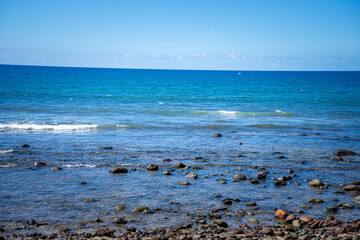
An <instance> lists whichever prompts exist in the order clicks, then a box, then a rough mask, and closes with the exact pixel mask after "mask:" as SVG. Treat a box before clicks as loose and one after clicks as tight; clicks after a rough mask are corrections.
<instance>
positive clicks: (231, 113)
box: [218, 111, 238, 116]
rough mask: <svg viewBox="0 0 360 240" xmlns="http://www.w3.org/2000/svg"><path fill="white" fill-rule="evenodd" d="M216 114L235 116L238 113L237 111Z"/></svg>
mask: <svg viewBox="0 0 360 240" xmlns="http://www.w3.org/2000/svg"><path fill="white" fill-rule="evenodd" d="M218 113H220V114H221V115H225V116H236V114H237V113H238V112H237V111H218Z"/></svg>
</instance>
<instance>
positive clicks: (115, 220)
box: [113, 217, 127, 224]
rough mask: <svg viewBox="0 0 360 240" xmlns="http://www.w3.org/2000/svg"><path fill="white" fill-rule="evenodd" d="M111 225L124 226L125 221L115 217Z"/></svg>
mask: <svg viewBox="0 0 360 240" xmlns="http://www.w3.org/2000/svg"><path fill="white" fill-rule="evenodd" d="M113 223H114V224H126V223H127V221H126V220H125V219H123V218H120V217H116V218H114V220H113Z"/></svg>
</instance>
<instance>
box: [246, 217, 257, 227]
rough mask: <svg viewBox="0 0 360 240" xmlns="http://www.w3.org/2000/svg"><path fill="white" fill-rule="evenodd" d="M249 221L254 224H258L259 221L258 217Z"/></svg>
mask: <svg viewBox="0 0 360 240" xmlns="http://www.w3.org/2000/svg"><path fill="white" fill-rule="evenodd" d="M248 222H249V223H251V224H254V225H258V224H259V221H258V220H257V219H256V218H249V219H248Z"/></svg>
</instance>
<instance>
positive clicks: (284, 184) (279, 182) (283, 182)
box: [275, 181, 287, 187]
mask: <svg viewBox="0 0 360 240" xmlns="http://www.w3.org/2000/svg"><path fill="white" fill-rule="evenodd" d="M286 184H287V183H286V182H285V181H275V186H278V187H280V186H286Z"/></svg>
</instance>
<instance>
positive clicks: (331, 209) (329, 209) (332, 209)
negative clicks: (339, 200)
mask: <svg viewBox="0 0 360 240" xmlns="http://www.w3.org/2000/svg"><path fill="white" fill-rule="evenodd" d="M326 211H327V212H328V213H336V212H337V211H338V207H328V208H326Z"/></svg>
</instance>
